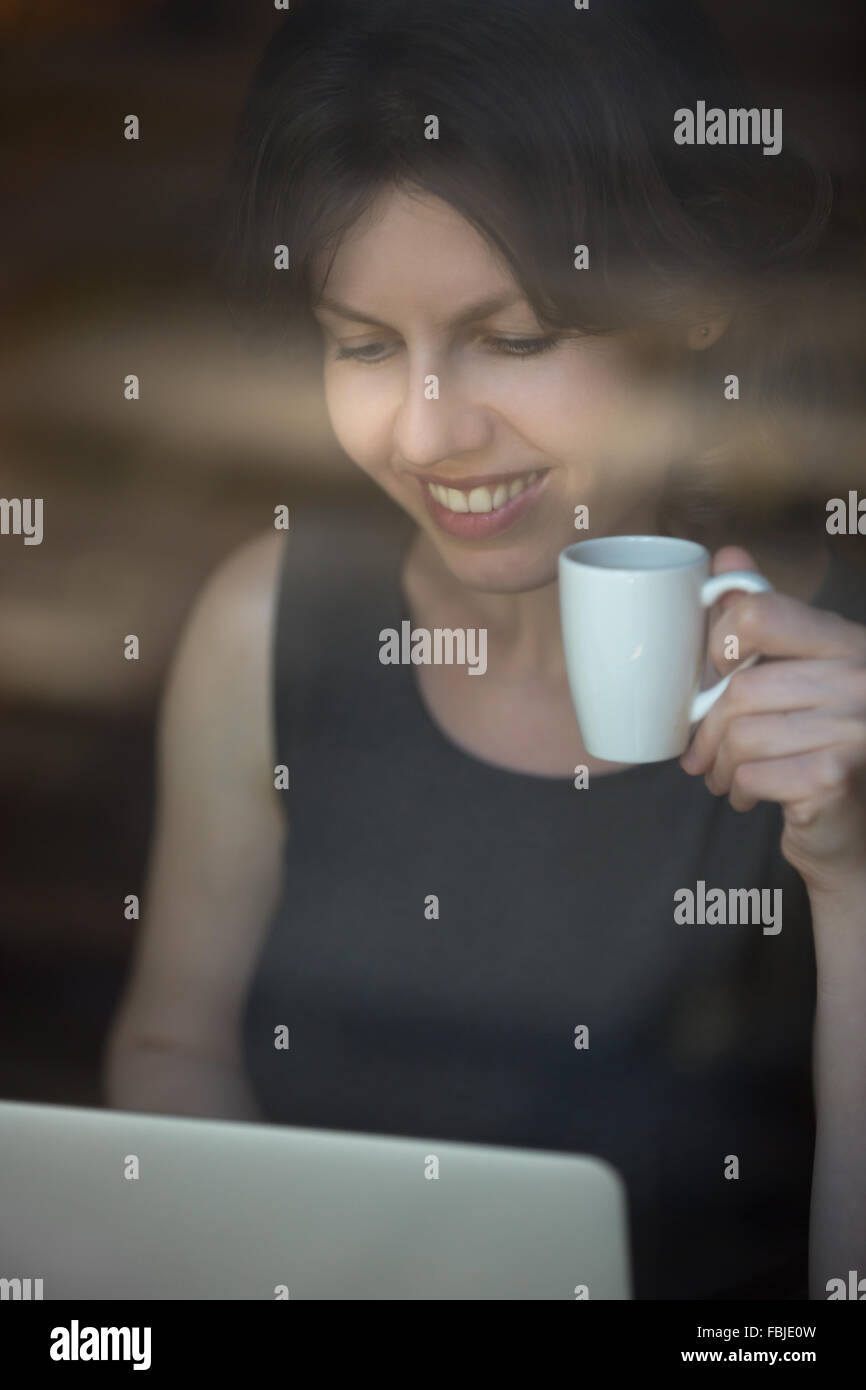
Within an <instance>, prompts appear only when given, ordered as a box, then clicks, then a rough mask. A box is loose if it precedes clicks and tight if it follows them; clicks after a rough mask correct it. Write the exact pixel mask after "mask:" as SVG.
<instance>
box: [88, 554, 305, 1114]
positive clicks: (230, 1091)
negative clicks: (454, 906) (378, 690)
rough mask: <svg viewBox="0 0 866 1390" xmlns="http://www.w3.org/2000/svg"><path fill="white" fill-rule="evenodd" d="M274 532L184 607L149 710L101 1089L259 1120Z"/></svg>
mask: <svg viewBox="0 0 866 1390" xmlns="http://www.w3.org/2000/svg"><path fill="white" fill-rule="evenodd" d="M284 543H285V541H284V538H283V537H281V536H280V535H278V534H277V533H276V532H274V533H270V534H268V535H266V536H265V537H263V538H261V539H257V540H255V541H252V542H250V543H248V544H247V545H245V546H243V547H242V548H241V549H240V550H239V551H237V552H236V553H235V554H234V555H232V556H231V557H230V558H229V559H228V560H227V561H226V562H225V563H224V564H223V565H222V566H221V567H220V568H219V569H218V570H217V571H216V573H215V574H214V575H213V576H212V577H211V578H210V580H209V581H208V583H207V584H206V586H205V587H204V589H203V590H202V592H201V594H200V595H199V597H198V598H197V600H196V602H195V604H194V606H193V609H192V612H191V613H190V616H189V618H188V619H187V622H186V625H185V627H184V630H183V633H182V635H181V639H180V642H179V644H178V648H177V652H176V654H175V657H174V660H173V662H172V666H171V669H170V671H169V675H168V678H167V681H166V686H165V691H164V694H163V700H162V706H161V710H160V720H159V733H158V755H157V756H158V763H157V778H158V781H157V815H156V824H155V829H154V835H153V841H152V846H151V853H150V863H149V867H148V874H147V883H146V888H145V892H144V895H143V899H142V927H141V929H140V936H139V940H138V943H137V950H136V956H135V961H134V967H133V971H132V975H131V978H130V981H129V983H128V986H127V990H126V993H125V995H124V998H123V1000H122V1003H121V1006H120V1008H119V1010H118V1012H117V1015H116V1017H115V1019H114V1021H113V1023H112V1027H111V1031H110V1036H109V1041H108V1046H107V1050H106V1054H105V1066H104V1087H105V1094H106V1100H107V1103H108V1104H109V1105H110V1106H112V1107H115V1108H118V1109H124V1110H151V1111H163V1112H170V1113H174V1114H185V1115H200V1116H212V1117H215V1118H216V1117H222V1118H227V1119H257V1118H262V1117H261V1116H260V1115H259V1112H258V1110H257V1107H256V1105H255V1102H254V1100H253V1097H252V1095H251V1094H250V1091H249V1088H248V1086H247V1083H246V1080H245V1078H244V1075H243V1067H242V1059H241V1053H240V1015H241V1010H242V1007H243V1002H244V998H245V995H246V991H247V987H248V985H249V981H250V977H251V974H252V970H253V967H254V965H255V961H256V956H257V952H258V949H259V947H260V945H261V942H262V937H263V933H264V929H265V927H266V925H267V921H268V918H269V916H270V913H271V911H272V909H273V907H274V905H275V902H276V899H277V896H278V893H279V889H280V884H281V851H282V846H283V840H284V836H285V833H286V823H285V819H284V816H283V811H282V808H281V807H280V805H279V800H278V793H277V792H276V791H275V790H274V763H275V761H276V753H275V748H274V735H273V727H272V715H271V679H272V676H271V643H272V624H273V619H274V604H275V600H276V589H277V572H278V565H279V558H280V555H281V553H282V545H283V544H284Z"/></svg>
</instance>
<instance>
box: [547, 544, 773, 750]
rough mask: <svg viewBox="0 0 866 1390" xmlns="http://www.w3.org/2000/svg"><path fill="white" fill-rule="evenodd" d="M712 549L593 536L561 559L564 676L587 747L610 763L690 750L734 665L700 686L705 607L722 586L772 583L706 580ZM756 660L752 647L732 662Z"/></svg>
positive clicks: (744, 577) (738, 575)
mask: <svg viewBox="0 0 866 1390" xmlns="http://www.w3.org/2000/svg"><path fill="white" fill-rule="evenodd" d="M709 573H710V552H709V551H708V550H707V549H706V547H705V546H702V545H698V544H697V543H696V542H695V541H684V540H676V539H673V538H669V537H667V536H600V537H599V538H598V539H597V540H591V541H578V543H577V544H576V545H570V546H568V547H567V548H566V549H565V550H563V551H562V553H561V554H560V556H559V601H560V614H561V618H562V638H563V644H564V647H565V662H566V668H567V670H568V683H569V686H570V688H571V695H572V699H573V701H574V708H575V711H576V713H577V719H578V723H579V724H580V731H581V735H582V737H583V742H584V744H585V746H586V750H587V752H588V753H589V754H590V755H591V756H592V757H594V758H604V759H607V760H609V761H611V762H617V763H655V762H661V761H662V760H664V759H665V758H675V757H678V756H679V755H680V754H681V753H684V752H685V750H686V748H687V747H688V742H689V731H690V728H691V725H692V724H694V723H696V722H697V721H698V720H700V719H703V717H704V715H705V714H706V713H707V710H708V709H710V707H711V706H712V705H714V704H715V702H716V700H718V698H719V696H720V695H721V694H722V693H723V692H724V691H725V690H726V689H727V686H728V682H729V681H730V679H731V676H732V675H734V674H735V672H733V671H732V672H730V674H729V675H727V676H724V677H723V678H722V680H720V681H719V682H718V683H717V684H716V685H714V686H712V687H711V689H709V690H705V691H703V692H701V693H698V689H699V686H700V682H701V673H702V671H703V666H704V656H705V650H706V641H707V609H708V608H709V607H710V605H711V604H713V603H715V602H716V600H717V599H719V598H721V596H722V594H726V593H727V592H728V591H729V590H730V589H742V590H745V592H746V593H750V594H757V593H763V592H765V591H766V590H768V589H772V587H773V586H772V584H770V583H769V582H768V581H767V580H766V579H764V577H763V575H760V574H755V573H754V572H753V571H751V570H731V571H729V572H728V573H727V574H719V575H716V576H715V577H714V578H712V579H711V578H709ZM757 660H758V653H754V654H753V655H752V656H750V657H748V659H747V660H746V661H744V662H742V664H741V665H740V666H738V667H737V670H738V671H742V670H744V669H745V668H746V667H747V666H751V665H752V664H753V662H755V661H757Z"/></svg>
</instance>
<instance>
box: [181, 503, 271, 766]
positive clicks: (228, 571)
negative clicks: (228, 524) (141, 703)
mask: <svg viewBox="0 0 866 1390" xmlns="http://www.w3.org/2000/svg"><path fill="white" fill-rule="evenodd" d="M282 548H283V538H282V536H281V535H280V534H279V533H277V532H275V531H273V530H272V531H270V532H266V533H263V534H261V535H257V536H255V537H253V538H252V539H251V540H248V541H246V542H244V544H242V545H240V546H238V547H237V548H236V549H235V550H233V551H231V552H230V554H229V555H227V556H226V557H225V558H224V559H223V560H222V561H221V562H220V563H219V564H218V565H217V567H216V568H215V569H214V570H213V571H212V572H211V574H210V575H209V576H208V578H207V579H206V580H205V582H204V584H203V585H202V586H201V588H200V589H199V590H198V592H197V594H196V595H195V598H194V599H193V602H192V605H191V607H190V609H189V612H188V613H187V616H186V620H185V622H184V624H183V628H182V631H181V633H180V636H179V638H178V641H177V645H176V648H175V652H174V656H173V659H172V662H171V667H170V670H169V672H168V678H167V681H166V686H165V693H164V699H163V710H162V729H163V738H164V739H165V738H171V736H172V730H175V731H178V732H179V736H180V737H181V738H182V740H186V741H190V740H192V741H193V742H197V743H198V744H200V745H201V749H200V751H202V752H203V754H208V753H214V754H219V756H220V757H222V756H223V755H224V753H225V747H226V746H228V745H230V746H231V748H232V750H233V754H232V756H233V757H237V758H241V757H243V756H246V755H247V754H249V755H251V756H253V757H255V758H256V759H257V760H259V761H260V760H261V758H262V757H265V758H266V759H268V760H270V747H269V742H268V686H269V674H270V673H269V665H270V638H271V632H272V626H273V622H274V614H275V606H276V601H277V593H278V587H279V571H280V560H281V555H282ZM247 743H249V744H250V746H249V747H247Z"/></svg>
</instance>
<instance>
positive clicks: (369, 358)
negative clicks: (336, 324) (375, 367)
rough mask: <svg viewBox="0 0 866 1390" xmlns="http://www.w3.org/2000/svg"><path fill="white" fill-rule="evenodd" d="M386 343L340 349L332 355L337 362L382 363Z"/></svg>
mask: <svg viewBox="0 0 866 1390" xmlns="http://www.w3.org/2000/svg"><path fill="white" fill-rule="evenodd" d="M387 346H388V344H387V343H364V344H363V346H362V347H341V348H339V349H338V350H337V352H336V353H335V354H334V356H335V360H336V361H337V362H384V360H385V357H386V356H387V353H385V352H384V349H385V348H387Z"/></svg>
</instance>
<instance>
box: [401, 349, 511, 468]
mask: <svg viewBox="0 0 866 1390" xmlns="http://www.w3.org/2000/svg"><path fill="white" fill-rule="evenodd" d="M491 435H492V419H491V416H490V412H489V409H488V408H487V407H486V406H484V405H483V404H482V403H481V402H480V401H478V400H475V399H473V398H472V397H471V396H470V394H469V393H468V392H467V391H466V389H465V384H464V386H463V387H461V385H460V384H459V382H458V381H457V380H456V379H455V377H454V376H453V375H451V374H449V375H447V376H446V375H445V374H444V373H443V372H442V371H441V369H440V371H438V372H437V371H435V370H434V369H433V368H432V367H431V366H430V364H429V363H428V364H426V365H423V366H420V367H415V368H411V369H410V371H409V379H408V382H407V384H406V387H405V394H404V396H403V400H402V402H401V404H400V407H399V409H398V411H397V415H396V418H395V420H394V446H395V449H396V451H397V452H398V453H399V454H400V456H401V457H402V458H403V459H405V461H406V462H407V463H408V464H411V465H413V466H414V467H415V468H424V467H426V466H428V465H432V464H435V463H438V462H439V461H440V460H441V459H446V458H454V457H456V456H457V455H458V454H463V453H469V452H472V451H473V450H478V449H483V448H484V447H485V445H486V444H487V443H488V442H489V440H490V438H491Z"/></svg>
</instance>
